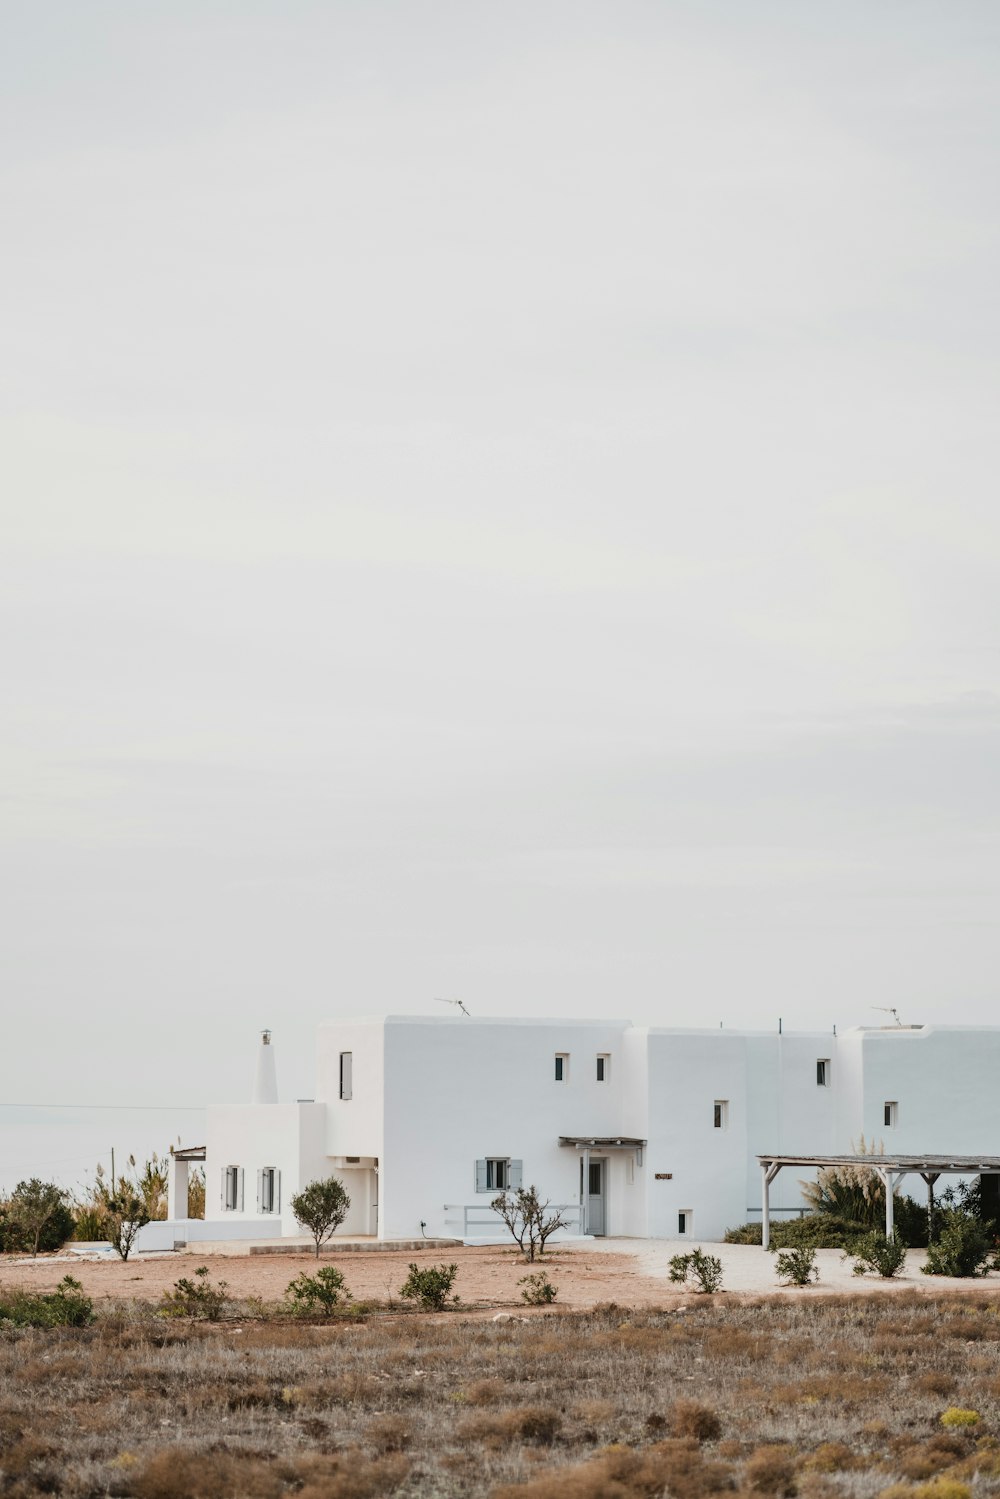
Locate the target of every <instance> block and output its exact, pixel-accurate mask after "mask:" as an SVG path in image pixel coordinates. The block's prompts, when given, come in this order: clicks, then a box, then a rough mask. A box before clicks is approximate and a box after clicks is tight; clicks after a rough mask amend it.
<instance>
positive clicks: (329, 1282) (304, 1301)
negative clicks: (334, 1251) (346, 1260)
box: [285, 1265, 351, 1317]
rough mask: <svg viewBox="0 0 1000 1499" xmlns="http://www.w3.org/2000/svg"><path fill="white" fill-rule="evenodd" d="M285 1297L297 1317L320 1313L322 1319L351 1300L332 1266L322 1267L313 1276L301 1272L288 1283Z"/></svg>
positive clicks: (340, 1277) (338, 1272)
mask: <svg viewBox="0 0 1000 1499" xmlns="http://www.w3.org/2000/svg"><path fill="white" fill-rule="evenodd" d="M285 1296H286V1297H287V1298H288V1300H289V1301H290V1302H291V1303H292V1311H293V1312H295V1313H296V1314H297V1315H299V1316H313V1315H315V1313H316V1312H322V1313H323V1315H324V1317H329V1316H332V1314H333V1313H334V1311H336V1309H337V1307H338V1306H339V1305H340V1303H341V1302H346V1301H350V1300H351V1293H350V1291H349V1290H348V1289H347V1287H346V1286H345V1284H344V1277H343V1275H342V1274H341V1273H340V1271H339V1270H337V1269H336V1268H335V1267H334V1266H333V1265H323V1266H322V1268H321V1269H319V1270H317V1271H316V1274H315V1275H307V1274H306V1273H305V1271H304V1270H303V1272H302V1274H301V1275H297V1276H296V1277H295V1279H294V1280H293V1281H290V1282H289V1283H288V1285H287V1287H286V1288H285Z"/></svg>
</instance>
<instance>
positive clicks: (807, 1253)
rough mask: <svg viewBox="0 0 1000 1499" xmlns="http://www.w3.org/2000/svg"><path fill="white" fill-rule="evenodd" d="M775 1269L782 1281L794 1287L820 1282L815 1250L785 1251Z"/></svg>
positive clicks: (780, 1253) (779, 1257)
mask: <svg viewBox="0 0 1000 1499" xmlns="http://www.w3.org/2000/svg"><path fill="white" fill-rule="evenodd" d="M774 1268H775V1269H776V1270H777V1272H778V1276H779V1278H780V1279H781V1280H784V1281H787V1282H788V1283H789V1284H791V1285H793V1286H808V1285H810V1284H811V1283H812V1281H814V1280H819V1268H818V1266H817V1264H816V1251H815V1249H783V1250H781V1251H780V1252H779V1254H778V1258H777V1260H776V1262H775V1266H774Z"/></svg>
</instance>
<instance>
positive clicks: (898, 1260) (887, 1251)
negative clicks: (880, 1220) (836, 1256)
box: [844, 1233, 906, 1280]
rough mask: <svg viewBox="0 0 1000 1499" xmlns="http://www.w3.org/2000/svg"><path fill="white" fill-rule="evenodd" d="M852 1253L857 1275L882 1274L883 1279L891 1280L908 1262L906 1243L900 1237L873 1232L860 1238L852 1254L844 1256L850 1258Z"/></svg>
mask: <svg viewBox="0 0 1000 1499" xmlns="http://www.w3.org/2000/svg"><path fill="white" fill-rule="evenodd" d="M851 1255H853V1256H854V1267H853V1268H854V1274H855V1275H881V1276H882V1278H883V1280H890V1279H891V1278H892V1276H894V1275H898V1274H899V1272H900V1270H902V1268H903V1266H904V1265H905V1264H906V1245H905V1244H903V1243H902V1242H901V1241H900V1240H899V1239H898V1238H895V1239H887V1238H886V1236H885V1234H876V1233H871V1234H866V1235H865V1237H864V1238H863V1239H859V1240H858V1242H857V1244H856V1245H855V1246H854V1249H853V1250H852V1251H851V1254H848V1255H845V1256H844V1258H845V1259H850V1258H851Z"/></svg>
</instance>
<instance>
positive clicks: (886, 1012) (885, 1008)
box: [872, 1005, 903, 1030]
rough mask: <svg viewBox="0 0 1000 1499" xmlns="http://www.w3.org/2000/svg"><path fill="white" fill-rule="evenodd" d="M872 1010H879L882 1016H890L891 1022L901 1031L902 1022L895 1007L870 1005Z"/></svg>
mask: <svg viewBox="0 0 1000 1499" xmlns="http://www.w3.org/2000/svg"><path fill="white" fill-rule="evenodd" d="M872 1009H873V1010H881V1011H882V1014H883V1015H891V1016H892V1018H893V1020H895V1022H896V1024H897V1025H898V1026H899V1028H900V1030H902V1029H903V1022H902V1021H901V1020H900V1018H899V1011H898V1010H897V1009H896V1007H895V1005H872Z"/></svg>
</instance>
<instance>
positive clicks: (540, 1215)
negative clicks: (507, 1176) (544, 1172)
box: [490, 1187, 569, 1262]
mask: <svg viewBox="0 0 1000 1499" xmlns="http://www.w3.org/2000/svg"><path fill="white" fill-rule="evenodd" d="M490 1207H491V1208H492V1209H493V1211H494V1212H495V1213H497V1214H499V1216H500V1218H502V1220H503V1222H504V1223H505V1224H506V1226H507V1228H508V1229H509V1230H510V1233H511V1237H512V1238H513V1239H514V1241H515V1243H516V1244H517V1245H518V1247H519V1248H520V1250H521V1253H522V1254H523V1255H524V1257H525V1259H526V1260H528V1261H529V1262H531V1261H533V1260H534V1258H535V1255H536V1253H537V1254H538V1255H539V1256H541V1255H543V1254H544V1253H545V1244H546V1241H547V1240H548V1239H549V1237H550V1236H551V1235H552V1234H554V1233H555V1231H556V1229H557V1228H567V1227H568V1226H569V1224H568V1221H567V1220H566V1219H565V1218H563V1217H562V1216H561V1214H560V1213H559V1212H558V1210H557V1209H554V1208H552V1206H551V1203H550V1202H549V1201H548V1199H546V1200H545V1202H542V1201H541V1199H540V1198H539V1196H538V1188H537V1187H518V1188H517V1189H516V1191H513V1192H501V1193H500V1196H499V1197H494V1199H493V1201H492V1202H491V1203H490ZM550 1209H551V1210H550Z"/></svg>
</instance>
